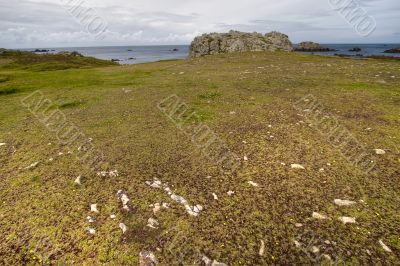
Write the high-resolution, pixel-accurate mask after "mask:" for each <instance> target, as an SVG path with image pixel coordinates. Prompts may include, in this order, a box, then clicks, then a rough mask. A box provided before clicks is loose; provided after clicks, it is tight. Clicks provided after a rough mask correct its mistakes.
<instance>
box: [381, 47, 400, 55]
mask: <svg viewBox="0 0 400 266" xmlns="http://www.w3.org/2000/svg"><path fill="white" fill-rule="evenodd" d="M384 53H387V54H400V47H399V48H393V49H389V50H386V51H384Z"/></svg>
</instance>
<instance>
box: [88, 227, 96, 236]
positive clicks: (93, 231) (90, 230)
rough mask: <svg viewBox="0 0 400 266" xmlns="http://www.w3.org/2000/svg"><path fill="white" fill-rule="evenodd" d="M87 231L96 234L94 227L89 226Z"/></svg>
mask: <svg viewBox="0 0 400 266" xmlns="http://www.w3.org/2000/svg"><path fill="white" fill-rule="evenodd" d="M88 231H89V234H91V235H94V234H96V229H93V228H89V229H88Z"/></svg>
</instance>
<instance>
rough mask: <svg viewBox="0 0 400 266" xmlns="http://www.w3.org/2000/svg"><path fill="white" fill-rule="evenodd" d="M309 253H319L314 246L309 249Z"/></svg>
mask: <svg viewBox="0 0 400 266" xmlns="http://www.w3.org/2000/svg"><path fill="white" fill-rule="evenodd" d="M311 251H312V253H318V252H319V248H318V247H316V246H313V247H312V248H311Z"/></svg>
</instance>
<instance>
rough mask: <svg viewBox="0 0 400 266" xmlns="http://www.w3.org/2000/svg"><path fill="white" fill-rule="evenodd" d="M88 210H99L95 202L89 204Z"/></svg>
mask: <svg viewBox="0 0 400 266" xmlns="http://www.w3.org/2000/svg"><path fill="white" fill-rule="evenodd" d="M90 211H91V212H97V213H98V212H99V210H97V204H90Z"/></svg>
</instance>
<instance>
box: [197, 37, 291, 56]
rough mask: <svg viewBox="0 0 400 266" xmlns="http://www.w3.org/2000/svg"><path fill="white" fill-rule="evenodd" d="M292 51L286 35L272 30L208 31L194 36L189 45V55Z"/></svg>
mask: <svg viewBox="0 0 400 266" xmlns="http://www.w3.org/2000/svg"><path fill="white" fill-rule="evenodd" d="M277 50H282V51H293V45H292V43H291V42H290V40H289V38H288V36H287V35H285V34H282V33H279V32H276V31H273V32H270V33H267V34H265V35H263V34H261V33H257V32H254V33H246V32H240V31H230V32H229V33H210V34H203V35H202V36H199V37H196V38H195V39H194V40H193V42H192V43H191V45H190V57H199V56H203V55H212V54H220V53H233V52H249V51H277Z"/></svg>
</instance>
